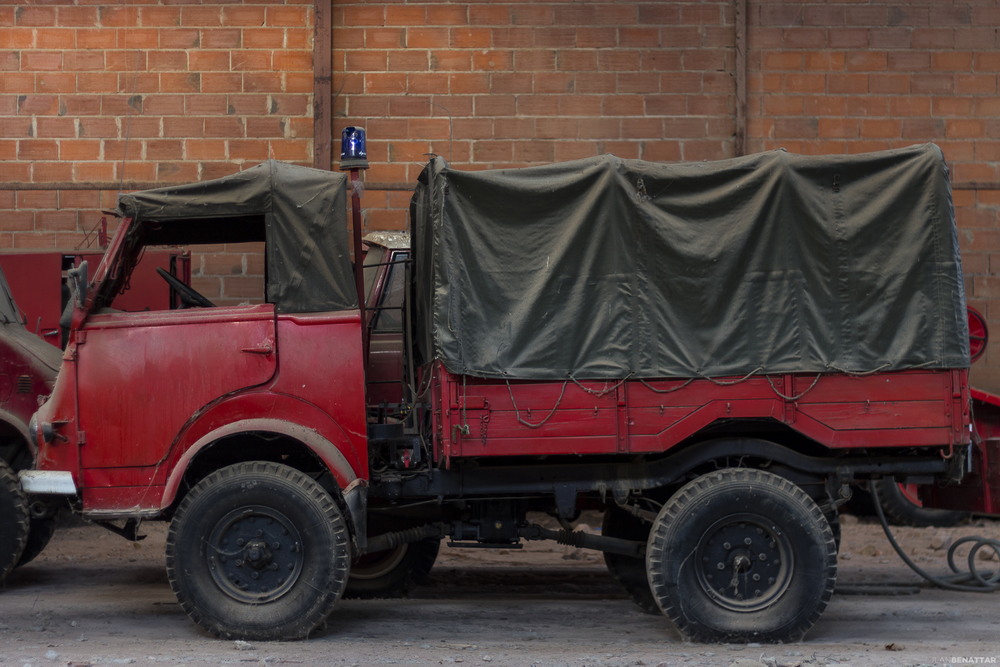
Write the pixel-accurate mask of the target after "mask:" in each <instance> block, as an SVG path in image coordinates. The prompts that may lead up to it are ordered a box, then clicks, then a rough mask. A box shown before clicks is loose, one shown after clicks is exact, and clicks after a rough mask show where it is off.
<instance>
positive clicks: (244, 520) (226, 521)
mask: <svg viewBox="0 0 1000 667" xmlns="http://www.w3.org/2000/svg"><path fill="white" fill-rule="evenodd" d="M207 548H208V551H209V553H208V561H209V571H210V572H211V574H212V578H213V579H214V580H215V583H216V585H217V586H218V587H219V589H220V590H222V591H223V592H224V593H225V594H226V595H228V596H230V597H231V598H233V599H234V600H239V601H240V602H252V603H263V602H270V601H272V600H277V599H278V598H280V597H281V596H282V595H284V594H285V593H287V592H288V591H289V590H290V589H291V588H292V587H293V586H294V585H295V582H296V581H297V580H298V578H299V575H300V574H301V573H302V561H303V554H302V539H301V537H300V535H299V531H298V530H297V529H296V527H295V525H294V524H293V523H292V522H291V521H289V520H288V518H287V517H286V516H285V515H284V514H282V513H281V512H279V511H277V510H275V509H273V508H271V507H263V506H260V505H251V506H247V507H241V508H239V509H236V510H233V511H232V512H230V513H229V514H227V515H225V516H224V517H222V519H220V520H219V522H218V523H216V524H215V529H214V530H213V531H212V534H211V535H210V536H209V538H208V543H207Z"/></svg>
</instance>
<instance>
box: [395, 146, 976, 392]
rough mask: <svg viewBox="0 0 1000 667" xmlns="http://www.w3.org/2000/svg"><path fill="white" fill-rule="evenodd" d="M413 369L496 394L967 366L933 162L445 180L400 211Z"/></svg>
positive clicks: (551, 172) (961, 307)
mask: <svg viewBox="0 0 1000 667" xmlns="http://www.w3.org/2000/svg"><path fill="white" fill-rule="evenodd" d="M411 224H412V226H413V238H414V251H415V255H416V260H417V261H416V263H415V267H416V270H415V277H414V282H413V290H414V295H415V304H414V314H415V319H416V323H417V335H418V338H417V343H418V347H419V352H420V355H421V357H422V360H423V361H424V362H427V361H430V360H433V359H439V360H441V361H442V362H443V363H444V365H445V367H446V368H447V369H448V370H449V371H451V372H453V373H457V374H468V375H473V376H479V377H505V378H510V379H565V378H576V379H613V378H624V377H638V378H642V377H647V378H648V377H719V376H744V375H748V374H753V373H795V372H802V373H826V372H855V373H865V372H870V371H875V370H903V369H914V368H966V367H968V365H969V349H968V333H967V321H966V311H965V295H964V288H963V282H962V270H961V263H960V259H959V250H958V241H957V233H956V228H955V220H954V212H953V208H952V203H951V188H950V184H949V176H948V169H947V167H946V165H945V162H944V159H943V156H942V154H941V151H940V149H939V148H938V147H937V146H935V145H933V144H926V145H921V146H913V147H909V148H904V149H898V150H890V151H883V152H876V153H868V154H863V155H849V156H822V157H813V156H801V155H793V154H790V153H787V152H785V151H783V150H777V151H771V152H766V153H761V154H757V155H750V156H746V157H740V158H735V159H730V160H723V161H718V162H699V163H675V164H667V163H650V162H643V161H638V160H623V159H619V158H617V157H614V156H611V155H604V156H600V157H595V158H590V159H584V160H577V161H573V162H567V163H562V164H554V165H550V166H541V167H528V168H523V169H502V170H489V171H460V170H457V169H453V168H451V167H449V166H448V164H447V163H446V162H445V160H443V159H442V158H440V157H436V158H434V159H432V160H431V162H430V163H429V164H428V165H427V167H426V168H425V169H424V171H423V173H422V174H421V176H420V179H419V184H418V186H417V189H416V192H415V194H414V196H413V200H412V203H411Z"/></svg>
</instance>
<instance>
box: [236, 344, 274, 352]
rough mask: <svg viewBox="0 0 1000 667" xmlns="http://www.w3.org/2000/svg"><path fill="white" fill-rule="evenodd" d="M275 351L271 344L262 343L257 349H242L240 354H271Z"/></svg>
mask: <svg viewBox="0 0 1000 667" xmlns="http://www.w3.org/2000/svg"><path fill="white" fill-rule="evenodd" d="M273 351H274V350H273V348H272V347H271V344H270V343H261V344H260V345H257V346H256V347H244V348H242V349H240V352H246V353H247V354H271V352H273Z"/></svg>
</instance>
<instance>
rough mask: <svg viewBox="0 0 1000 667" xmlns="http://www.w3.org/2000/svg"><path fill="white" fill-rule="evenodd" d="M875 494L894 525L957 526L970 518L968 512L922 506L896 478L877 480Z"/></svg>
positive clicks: (886, 516)
mask: <svg viewBox="0 0 1000 667" xmlns="http://www.w3.org/2000/svg"><path fill="white" fill-rule="evenodd" d="M875 495H876V497H877V498H878V502H879V503H881V505H882V511H883V512H884V513H885V518H886V519H887V520H888V521H889V523H891V524H892V525H894V526H916V527H918V528H923V527H927V526H941V527H948V526H957V525H958V524H960V523H962V522H963V521H965V520H966V519H968V518H969V513H968V512H962V511H960V510H943V509H935V508H931V507H921V506H920V505H918V504H916V503H915V502H913V500H911V499H910V498H908V497H907V495H906V493H905V492H904V491H903V488H902V487H901V486H900V485H899V483H898V482H896V480H894V479H880V480H877V481H876V482H875Z"/></svg>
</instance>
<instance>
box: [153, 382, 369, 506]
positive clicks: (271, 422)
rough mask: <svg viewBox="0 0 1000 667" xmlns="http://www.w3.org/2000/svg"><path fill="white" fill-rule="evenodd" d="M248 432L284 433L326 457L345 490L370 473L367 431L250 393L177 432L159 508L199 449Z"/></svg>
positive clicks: (301, 405)
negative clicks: (356, 429)
mask: <svg viewBox="0 0 1000 667" xmlns="http://www.w3.org/2000/svg"><path fill="white" fill-rule="evenodd" d="M247 415H260V416H253V417H248V416H247ZM248 432H266V433H272V434H275V435H282V436H286V437H288V438H291V439H294V440H296V441H298V442H300V443H302V444H303V445H305V446H306V447H307V448H309V450H310V451H312V452H313V454H315V455H316V457H317V458H318V459H319V460H320V461H322V462H323V464H324V465H325V466H326V468H327V469H328V470H329V471H330V473H331V474H332V475H333V477H334V479H335V480H336V482H337V486H338V487H339V488H341V489H345V488H347V486H348V485H350V484H351V483H352V482H353V481H354V480H356V479H359V478H366V477H367V468H368V466H367V454H366V451H365V447H366V441H365V439H364V436H363V434H359V433H355V432H350V431H348V430H346V429H344V428H343V427H342V426H341V425H340V424H339V423H337V422H336V421H335V420H334V419H333V418H331V417H330V416H329V415H328V414H326V413H325V412H323V411H321V410H320V409H319V408H317V407H316V406H314V405H312V404H310V403H306V402H304V401H302V400H300V399H297V398H294V397H291V396H286V395H282V394H273V393H269V392H251V393H247V394H240V395H237V396H233V397H231V398H229V399H227V400H225V401H222V402H220V403H218V404H216V405H214V406H212V407H211V408H210V409H208V410H207V411H206V412H204V413H203V414H201V415H199V416H198V417H197V418H196V419H195V420H193V421H192V422H191V423H190V424H189V425H188V426H187V427H186V428H185V430H184V431H183V432H182V433H181V434H180V435H179V436H178V438H177V440H176V441H175V443H174V446H173V447H172V452H171V456H170V458H171V459H172V463H170V465H169V470H170V473H169V475H168V477H167V479H166V483H165V486H164V489H163V497H162V499H161V503H160V507H169V506H170V505H171V504H172V503H173V502H174V501H175V500H176V498H177V493H178V489H179V488H180V485H181V482H182V480H183V478H184V474H185V473H186V472H187V470H188V468H189V467H190V465H191V462H192V461H193V460H194V459H195V458H196V457H197V456H198V454H199V453H201V452H202V451H204V450H205V448H207V447H209V446H210V445H212V444H213V443H215V442H216V441H218V440H219V439H221V438H225V437H228V436H233V435H237V434H240V433H248Z"/></svg>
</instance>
